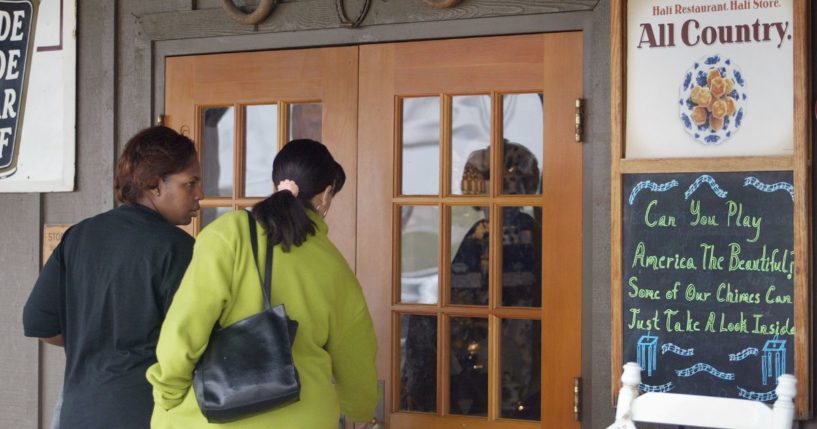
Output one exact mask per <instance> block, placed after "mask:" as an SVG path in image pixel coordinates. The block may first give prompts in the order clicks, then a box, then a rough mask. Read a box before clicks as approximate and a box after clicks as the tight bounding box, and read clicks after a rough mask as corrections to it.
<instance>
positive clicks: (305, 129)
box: [289, 103, 323, 141]
mask: <svg viewBox="0 0 817 429" xmlns="http://www.w3.org/2000/svg"><path fill="white" fill-rule="evenodd" d="M321 115H322V112H321V103H292V104H290V105H289V140H295V139H312V140H315V141H321V139H322V137H321V133H322V131H323V128H322V122H323V118H322V116H321Z"/></svg>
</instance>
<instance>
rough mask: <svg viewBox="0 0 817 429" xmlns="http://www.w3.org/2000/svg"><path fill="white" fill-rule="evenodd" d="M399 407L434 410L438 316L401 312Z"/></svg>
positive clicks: (407, 409) (435, 407) (413, 409)
mask: <svg viewBox="0 0 817 429" xmlns="http://www.w3.org/2000/svg"><path fill="white" fill-rule="evenodd" d="M400 409H401V410H405V411H427V412H434V411H436V410H437V318H436V317H435V316H417V315H408V314H402V315H400Z"/></svg>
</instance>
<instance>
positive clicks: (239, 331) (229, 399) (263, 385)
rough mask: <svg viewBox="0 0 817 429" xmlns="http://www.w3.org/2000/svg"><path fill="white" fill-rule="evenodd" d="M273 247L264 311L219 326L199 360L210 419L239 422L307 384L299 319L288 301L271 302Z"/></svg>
mask: <svg viewBox="0 0 817 429" xmlns="http://www.w3.org/2000/svg"><path fill="white" fill-rule="evenodd" d="M247 215H248V218H249V221H250V242H251V243H252V251H253V257H254V261H256V268H257V267H258V264H257V261H258V239H257V238H256V226H255V219H253V217H252V214H250V213H249V212H247ZM272 250H273V249H272V246H270V245H267V255H266V265H265V270H264V271H265V274H264V279H263V282H262V285H263V286H262V290H263V293H264V310H263V311H261V312H260V313H258V314H255V315H252V316H250V317H248V318H246V319H243V320H240V321H238V322H236V323H234V324H232V325H230V326H228V327H226V328H219V327H218V325H216V329H214V331H213V334H212V335H211V337H210V342H209V344H208V345H207V349H206V350H205V352H204V354H203V355H202V356H201V359H199V361H198V363H197V364H196V369H195V371H194V373H193V390H194V391H195V393H196V401H198V403H199V407H200V408H201V411H202V413H203V414H204V416H205V417H207V421H208V422H210V423H224V422H229V421H233V420H237V419H240V418H242V417H247V416H250V415H253V414H258V413H261V412H264V411H269V410H271V409H274V408H278V407H281V406H284V405H287V404H290V403H292V402H296V401H298V400H299V399H300V393H301V382H300V378H299V377H298V370H297V369H296V368H295V365H294V363H293V360H292V343H293V342H294V341H295V332H296V331H297V329H298V322H296V321H294V320H290V319H289V318H288V317H287V315H286V310H285V309H284V305H283V304H280V305H276V306H275V307H272V306H271V305H270V290H271V287H270V282H271V281H272ZM258 275H259V277H260V276H261V270H260V269H259V270H258Z"/></svg>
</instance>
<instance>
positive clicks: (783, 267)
mask: <svg viewBox="0 0 817 429" xmlns="http://www.w3.org/2000/svg"><path fill="white" fill-rule="evenodd" d="M741 253H742V248H741V246H740V244H739V243H729V272H732V271H757V272H762V273H781V274H786V278H788V279H791V278H792V277H793V276H794V252H792V251H790V250H789V249H783V251H782V252H781V251H780V249H778V248H774V249H772V251H771V254H769V255H767V253H768V251H767V250H766V245H765V244H764V245H763V248H762V251H761V254H760V257H758V258H754V259H743V258H742V257H741Z"/></svg>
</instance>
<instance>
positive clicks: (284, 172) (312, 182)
mask: <svg viewBox="0 0 817 429" xmlns="http://www.w3.org/2000/svg"><path fill="white" fill-rule="evenodd" d="M345 179H346V177H345V174H344V172H343V168H342V167H341V166H340V165H339V164H338V163H337V162H335V160H334V159H333V158H332V156H331V154H330V153H329V151H328V150H327V149H326V147H325V146H324V145H322V144H320V143H318V142H315V141H312V140H294V141H292V142H290V143H288V144H287V145H285V146H284V148H283V149H282V150H281V151H280V153H279V154H278V155H277V156H276V158H275V162H274V164H273V183H274V185H275V187H276V190H275V192H274V193H273V194H272V195H271V196H269V197H268V198H266V199H265V200H263V201H261V202H259V203H258V204H256V205H255V207H253V209H252V214H253V217H254V218H255V220H256V221H257V224H258V225H259V226H260V227H259V228H257V230H258V251H259V252H258V253H259V254H258V260H255V258H254V257H253V253H252V249H251V246H250V237H249V234H250V232H249V225H248V222H247V215H246V214H245V213H243V212H242V211H237V212H232V213H229V214H226V215H223V216H221V217H220V218H218V219H217V220H216V221H214V222H213V223H211V224H210V225H209V226H208V227H207V228H205V229H204V230H203V231H202V232H201V233H200V234H199V236H198V238H197V240H196V244H195V250H194V253H193V259H192V261H191V263H190V266H189V268H188V270H187V272H186V273H185V275H184V279H183V280H182V283H181V285H180V286H179V290H178V292H177V294H176V296H175V298H174V299H173V303H172V305H171V307H170V310H169V312H168V314H167V319H166V320H165V323H164V324H163V326H162V332H161V336H160V338H159V343H158V347H157V351H156V352H157V358H158V362H157V363H156V364H155V365H153V366H152V367H151V368H150V369H149V370H148V373H147V377H148V380H149V381H150V383H151V384H152V385H153V399H154V400H155V403H156V407H155V409H154V412H153V419H152V426H153V427H154V428H200V427H210V426H213V427H224V428H233V427H234V428H242V429H253V428H265V429H266V428H273V427H274V428H287V429H299V428H303V429H323V428H325V429H329V428H336V427H337V424H338V416H339V414H340V413H343V414H344V415H346V416H347V418H349V419H350V420H354V421H367V420H369V419H370V418H371V417H372V415H373V412H374V407H375V404H376V403H377V399H378V390H377V381H376V374H375V366H374V358H375V353H376V339H375V335H374V330H373V327H372V322H371V317H370V315H369V311H368V309H367V307H366V302H365V300H364V298H363V294H362V291H361V288H360V285H359V284H358V281H357V279H356V278H355V275H354V273H353V272H352V270H351V269H350V268H349V266H348V264H347V263H346V260H345V259H344V258H343V256H342V255H341V254H340V252H339V251H338V250H337V248H335V246H334V245H333V244H332V242H331V241H330V240H329V238H328V237H327V232H328V228H327V225H326V223H325V222H324V219H323V217H324V216H326V214H327V212H328V210H329V208H330V206H331V203H332V199H333V197H334V196H335V195H336V194H337V193H338V192H340V190H341V188H342V187H343V184H344V182H345ZM268 242H270V243H271V244H272V245H273V246H274V247H273V252H274V257H273V267H272V305H278V304H280V303H284V304H285V305H286V310H287V314H288V316H289V317H290V318H291V319H293V320H296V321H298V323H299V327H298V333H297V335H296V337H295V342H294V344H293V346H292V354H293V358H294V361H295V366H296V367H297V369H298V372H299V374H300V380H301V397H300V401H298V402H296V403H293V404H290V405H287V406H285V407H283V408H279V409H276V410H271V411H268V412H265V413H261V414H258V415H254V416H251V417H247V418H245V419H241V420H238V421H235V422H232V423H224V424H220V425H211V424H209V423H208V422H207V420H206V419H205V417H204V416H203V415H202V413H201V411H200V410H199V407H198V404H197V402H196V397H195V393H194V392H193V389H191V388H190V385H191V381H192V377H193V370H194V368H195V366H196V363H197V362H198V359H199V357H200V356H201V355H202V353H203V352H204V350H205V349H206V347H207V342H208V339H209V338H210V334H211V333H212V330H213V329H214V327H215V326H216V323H218V325H219V326H229V325H231V324H233V323H235V322H237V321H239V320H242V319H244V318H246V317H249V316H251V315H253V314H255V313H258V312H260V311H261V309H262V308H263V304H262V303H263V301H262V299H263V298H262V292H261V287H260V281H261V280H260V278H259V274H258V273H259V270H260V272H262V273H263V272H264V266H263V264H264V260H265V254H266V249H267V243H268ZM256 264H258V268H256Z"/></svg>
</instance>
